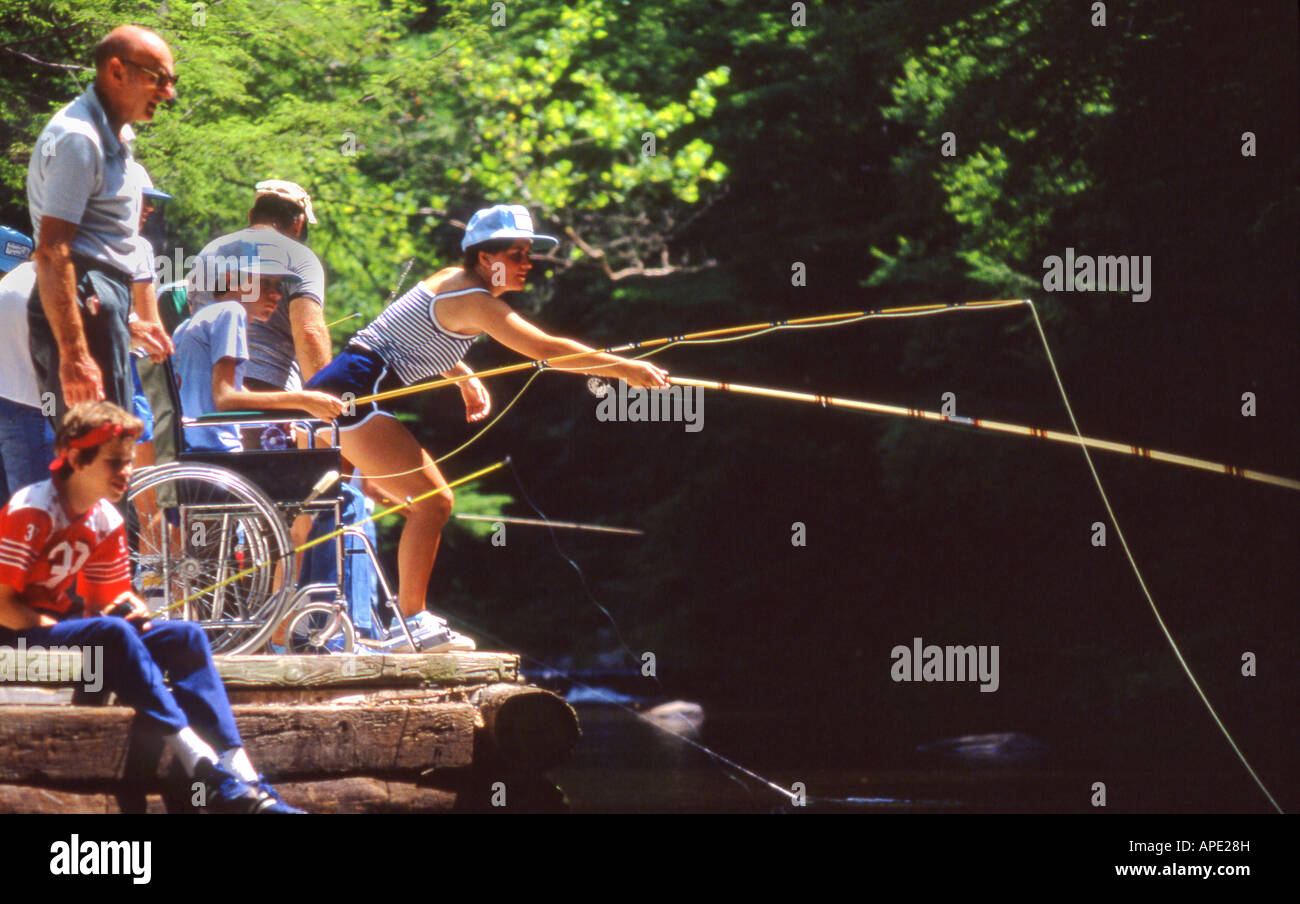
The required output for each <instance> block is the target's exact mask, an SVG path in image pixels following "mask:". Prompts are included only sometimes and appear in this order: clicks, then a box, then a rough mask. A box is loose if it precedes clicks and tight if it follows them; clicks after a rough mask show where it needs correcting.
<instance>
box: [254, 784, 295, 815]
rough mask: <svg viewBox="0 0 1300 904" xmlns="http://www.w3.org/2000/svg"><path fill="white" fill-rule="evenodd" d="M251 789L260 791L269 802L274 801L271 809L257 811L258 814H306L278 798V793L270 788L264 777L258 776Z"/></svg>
mask: <svg viewBox="0 0 1300 904" xmlns="http://www.w3.org/2000/svg"><path fill="white" fill-rule="evenodd" d="M253 787H254V788H256V789H257V790H258V791H261V792H262V793H263V794H265V795H266V796H267V797H269V798H271V800H273V801H275V803H274V804H273V805H272V806H271V807H268V808H267V809H265V810H259V811H258V812H260V813H306V812H307V811H306V810H299V809H298V808H297V807H295V806H293V805H292V804H288V803H286V802H285V799H284V798H283V797H281V796H280V792H279V791H276V790H275V789H274V788H272V787H271V785H270V783H268V782H267V780H266V776H265V775H259V776H258V777H257V781H256V782H254V783H253Z"/></svg>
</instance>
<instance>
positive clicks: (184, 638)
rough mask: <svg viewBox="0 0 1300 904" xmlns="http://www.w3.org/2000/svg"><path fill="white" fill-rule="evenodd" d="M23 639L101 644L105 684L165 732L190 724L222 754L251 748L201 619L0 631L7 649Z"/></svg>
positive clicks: (86, 622) (87, 621)
mask: <svg viewBox="0 0 1300 904" xmlns="http://www.w3.org/2000/svg"><path fill="white" fill-rule="evenodd" d="M20 637H21V638H23V640H24V642H25V643H26V645H27V648H28V649H31V648H32V647H35V646H41V647H45V648H47V649H48V648H49V647H98V648H99V649H101V650H102V651H103V682H104V687H105V688H106V689H107V690H111V691H113V692H115V693H116V694H117V696H118V698H119V699H120V700H121V701H122V702H123V703H124V704H126V705H127V706H130V707H132V708H134V709H135V710H136V711H137V712H138V713H140V714H141V715H143V716H145V717H147V718H148V719H150V720H152V721H153V722H154V723H156V724H157V725H158V726H159V727H161V729H162V730H163V731H164V732H166V733H172V732H177V731H180V730H181V729H182V728H184V727H185V726H186V725H191V726H193V728H194V731H195V732H196V733H197V734H198V735H199V737H201V738H203V740H205V741H207V742H208V743H209V744H211V745H212V747H213V749H215V750H216V751H217V752H221V751H224V750H229V749H230V748H232V747H243V746H244V742H243V741H242V740H240V737H239V729H238V728H237V727H236V726H235V717H234V714H232V713H231V711H230V701H229V699H228V698H227V697H226V688H225V686H224V685H223V684H222V683H221V678H220V676H218V675H217V669H216V667H215V666H214V665H213V664H212V649H211V647H209V646H208V638H207V635H206V634H204V633H203V629H202V628H200V627H199V626H198V625H196V624H195V623H194V622H189V621H161V622H154V625H153V627H152V628H150V629H149V630H148V631H145V632H143V633H141V632H140V631H139V630H138V629H137V628H136V627H135V626H134V625H132V624H130V623H129V622H127V621H126V620H125V619H122V618H116V617H113V616H102V617H96V618H72V619H68V620H67V621H61V622H59V623H58V624H57V625H51V626H50V627H47V628H28V629H27V630H25V631H10V630H9V629H7V628H0V646H13V645H15V644H16V643H17V641H18V638H20ZM164 672H166V673H167V677H168V678H170V679H171V689H170V690H169V689H168V687H167V685H166V683H164V681H163V673H164Z"/></svg>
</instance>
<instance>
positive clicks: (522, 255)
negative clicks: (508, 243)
mask: <svg viewBox="0 0 1300 904" xmlns="http://www.w3.org/2000/svg"><path fill="white" fill-rule="evenodd" d="M502 254H504V255H505V256H506V257H508V258H510V259H511V260H512V261H514V262H515V263H516V264H522V263H523V262H524V261H526V260H528V258H529V257H530V255H529V253H528V252H527V251H524V250H523V249H521V248H513V249H511V250H510V251H503V252H502Z"/></svg>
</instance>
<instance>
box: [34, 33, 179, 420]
mask: <svg viewBox="0 0 1300 904" xmlns="http://www.w3.org/2000/svg"><path fill="white" fill-rule="evenodd" d="M174 67H175V63H174V60H173V59H172V52H171V49H170V48H169V47H168V46H167V43H166V42H165V41H163V39H162V38H160V37H159V36H158V35H157V34H155V33H154V32H152V31H149V30H148V29H145V28H140V27H139V26H135V25H124V26H121V27H120V28H115V29H113V31H111V32H110V33H109V34H108V35H107V36H106V37H105V38H104V39H103V40H102V41H100V42H99V44H98V45H97V46H96V47H95V82H94V84H93V85H91V86H90V87H89V88H87V89H86V92H85V93H84V94H82V95H81V96H80V97H79V98H77V99H76V100H74V101H73V102H72V103H70V104H68V106H66V107H64V108H63V109H62V110H60V111H59V112H58V113H56V114H55V115H54V118H53V119H51V120H50V122H49V124H48V125H47V126H46V127H45V129H44V131H42V132H41V134H40V137H39V138H37V140H36V146H35V148H34V150H33V151H32V158H31V162H30V164H29V165H28V168H27V202H28V206H29V208H30V210H31V217H32V228H33V230H34V232H35V236H36V250H35V251H34V252H33V254H32V259H33V260H34V261H35V262H36V289H35V291H33V293H32V296H31V298H30V300H29V302H28V306H27V315H28V323H29V325H30V327H31V355H32V363H33V364H34V365H35V367H36V375H37V382H38V384H39V387H40V390H41V396H42V398H43V399H50V400H52V401H53V403H54V410H53V411H50V410H49V409H48V408H47V409H46V413H47V415H53V417H54V418H55V419H57V418H58V417H61V416H62V414H63V412H65V411H66V410H67V409H68V408H70V407H71V406H73V405H76V404H77V403H79V402H89V401H97V400H100V399H107V400H108V401H110V402H114V403H116V404H118V405H120V406H124V407H128V408H129V407H130V404H131V396H132V381H131V369H130V357H129V356H130V350H131V347H132V346H133V345H135V346H143V347H144V348H145V350H146V351H148V352H150V353H151V354H154V355H162V354H170V353H171V352H172V351H173V348H172V344H171V339H170V338H168V336H167V332H166V330H164V329H163V326H162V323H161V322H160V320H159V317H158V312H157V310H156V308H155V309H153V310H148V309H141V308H136V309H135V310H134V311H133V309H132V301H131V276H132V273H133V270H134V268H135V255H136V249H137V240H136V236H137V235H138V233H139V224H140V204H141V188H142V187H143V186H142V185H141V181H140V176H139V175H138V173H139V171H140V170H139V168H138V167H134V166H132V165H131V164H132V162H133V153H132V149H131V142H132V141H133V140H134V138H135V133H134V131H133V130H132V128H131V123H135V122H147V121H149V120H151V119H153V116H154V112H155V111H156V110H157V108H158V105H159V104H160V103H162V102H164V101H167V100H171V99H173V98H175V97H176V90H175V85H176V73H175V68H174Z"/></svg>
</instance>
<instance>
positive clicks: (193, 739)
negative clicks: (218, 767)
mask: <svg viewBox="0 0 1300 904" xmlns="http://www.w3.org/2000/svg"><path fill="white" fill-rule="evenodd" d="M163 740H164V741H166V742H167V746H168V748H170V749H171V752H172V753H174V754H175V755H176V758H177V759H179V760H180V761H181V768H182V769H184V770H185V774H186V775H188V776H189V777H190V778H193V777H194V770H195V768H197V767H198V765H199V760H208V761H210V762H213V763H215V762H217V752H216V751H215V750H213V749H212V748H211V747H209V746H208V743H207V742H206V741H204V740H203V739H202V738H200V737H199V736H198V735H197V734H195V733H194V729H193V728H190V727H189V726H188V725H186V726H185V727H184V728H182V729H181V730H180V731H178V732H176V733H175V734H169V735H167V736H166V737H164V738H163Z"/></svg>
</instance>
